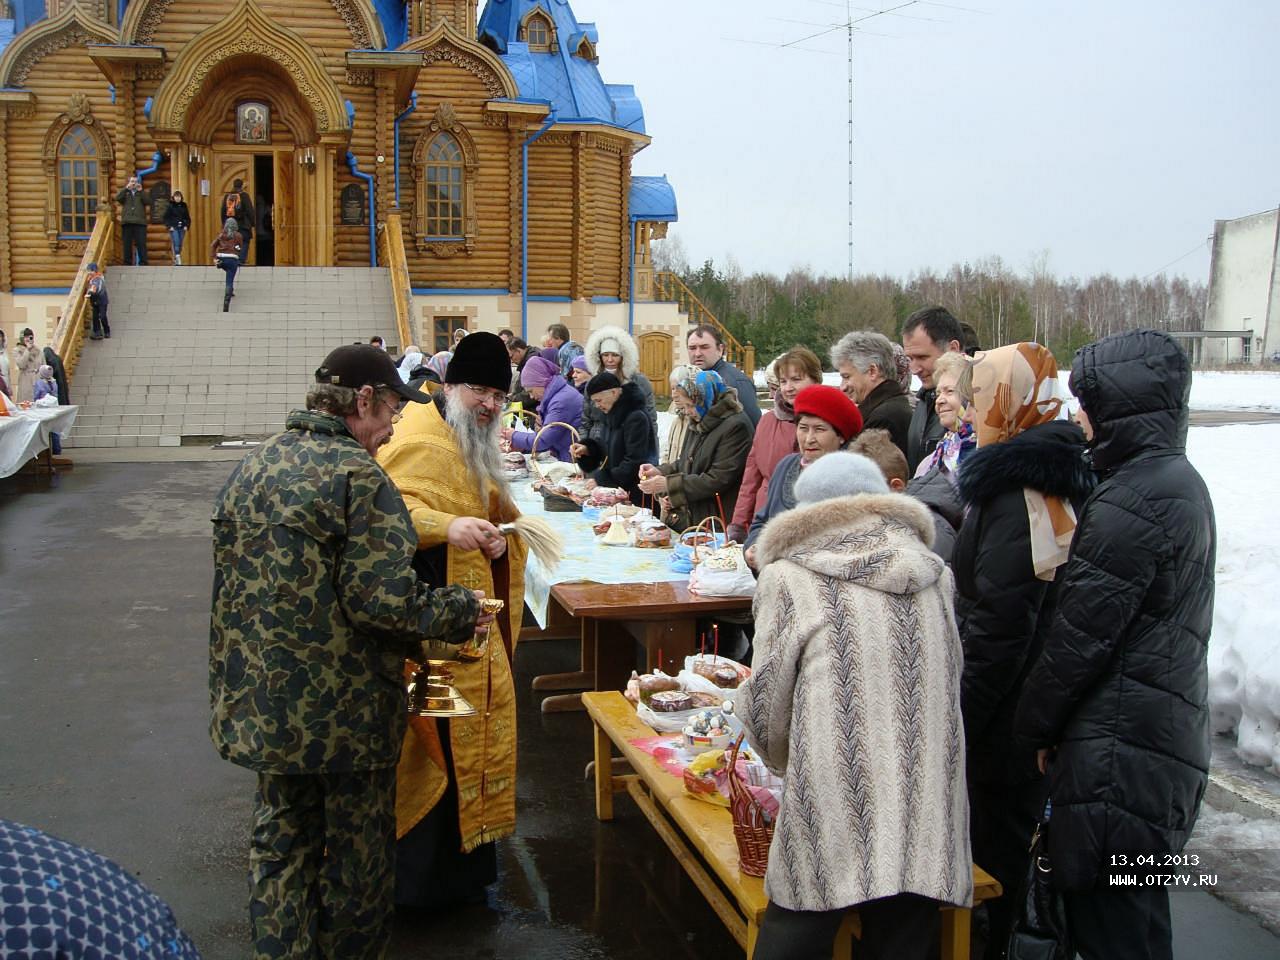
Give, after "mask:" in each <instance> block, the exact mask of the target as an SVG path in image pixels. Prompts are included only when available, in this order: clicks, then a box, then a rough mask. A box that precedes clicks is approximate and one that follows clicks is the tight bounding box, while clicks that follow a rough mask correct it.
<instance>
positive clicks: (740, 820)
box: [729, 734, 773, 877]
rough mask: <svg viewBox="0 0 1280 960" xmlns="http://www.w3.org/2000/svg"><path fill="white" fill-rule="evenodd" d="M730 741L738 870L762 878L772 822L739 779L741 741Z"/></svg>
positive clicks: (731, 808) (730, 776)
mask: <svg viewBox="0 0 1280 960" xmlns="http://www.w3.org/2000/svg"><path fill="white" fill-rule="evenodd" d="M743 736H744V734H739V735H738V739H737V740H735V741H734V742H733V748H732V751H731V752H730V754H729V813H730V815H731V816H732V817H733V839H734V840H736V841H737V843H738V869H739V870H741V871H742V872H743V873H745V874H746V875H747V876H749V877H763V876H764V872H765V868H766V867H768V866H769V844H771V843H772V842H773V822H772V821H771V820H766V819H765V814H764V810H763V809H762V808H761V807H760V804H759V803H757V802H756V798H755V797H753V796H752V795H751V791H750V790H748V789H747V788H746V786H745V785H744V784H743V783H742V780H741V778H739V776H738V751H739V750H740V749H741V748H742V738H743Z"/></svg>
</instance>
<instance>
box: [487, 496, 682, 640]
mask: <svg viewBox="0 0 1280 960" xmlns="http://www.w3.org/2000/svg"><path fill="white" fill-rule="evenodd" d="M511 492H512V495H513V497H514V499H515V502H516V506H518V507H519V508H520V512H521V513H527V514H530V515H531V516H535V517H541V518H542V519H544V520H546V521H547V522H548V523H550V524H551V526H552V527H554V528H555V530H556V532H557V533H559V534H560V536H562V537H563V538H564V557H563V558H562V559H561V561H560V565H559V566H558V567H556V570H555V573H549V572H548V571H547V570H546V568H545V567H543V566H542V564H541V563H539V562H538V561H537V559H536V558H535V557H534V556H533V554H532V553H530V554H529V561H528V563H527V564H526V565H525V571H524V600H525V603H527V604H528V605H529V609H530V610H531V611H533V615H534V617H535V618H536V619H537V621H538V626H539V627H543V628H545V627H546V625H547V610H548V608H549V606H550V602H551V588H552V586H554V585H555V584H557V583H581V582H583V581H590V582H594V583H662V582H667V581H681V580H688V579H689V574H687V573H676V572H675V571H674V570H672V569H671V565H670V563H669V560H668V558H669V557H670V556H671V551H670V550H669V549H667V550H649V549H643V548H637V547H608V546H605V545H603V544H602V543H600V541H599V538H597V537H596V535H595V533H594V532H592V530H591V523H592V521H590V520H588V519H586V518H585V517H583V515H582V514H581V513H556V512H551V513H548V512H547V511H546V510H544V509H543V506H542V496H541V495H540V494H537V493H534V492H533V490H532V486H531V481H529V480H517V481H515V482H514V483H512V485H511Z"/></svg>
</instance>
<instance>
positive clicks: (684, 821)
mask: <svg viewBox="0 0 1280 960" xmlns="http://www.w3.org/2000/svg"><path fill="white" fill-rule="evenodd" d="M582 702H583V705H584V706H585V707H586V710H587V713H588V714H590V715H591V719H592V722H593V723H594V724H595V762H594V767H595V793H596V817H597V819H600V820H612V819H613V795H614V794H615V793H624V792H625V793H628V794H630V795H631V798H632V800H634V801H635V803H636V806H638V807H639V808H640V811H641V812H642V813H643V814H644V815H645V817H646V818H647V819H648V820H649V822H650V823H651V824H653V828H654V830H656V831H657V833H658V836H660V837H661V838H662V840H663V842H665V843H666V845H667V847H668V848H669V849H670V850H671V854H672V856H674V857H675V858H676V860H678V861H679V863H680V865H681V866H683V867H684V869H685V872H686V873H687V874H688V875H689V879H690V880H692V881H693V883H694V886H696V887H697V888H698V890H699V891H701V893H702V895H703V896H704V897H706V899H707V903H708V904H710V906H711V908H712V909H713V910H715V912H716V914H717V915H718V916H719V917H720V919H721V920H722V921H724V925H725V926H726V927H727V928H728V930H729V932H730V933H731V934H732V935H733V938H734V939H735V940H737V941H738V943H739V944H740V945H741V946H742V948H743V949H744V950H745V951H746V955H747V957H748V958H750V957H751V955H752V953H753V952H754V951H755V945H756V937H757V936H758V934H759V930H760V921H761V919H763V917H764V911H765V907H766V906H767V905H768V903H769V898H768V897H766V896H765V893H764V881H763V880H761V879H760V878H758V877H748V876H745V875H744V874H742V873H740V872H739V870H738V846H737V843H736V841H735V840H734V839H733V823H732V821H731V819H730V816H729V811H728V810H726V809H724V808H723V807H717V806H713V805H712V804H709V803H706V802H705V801H702V800H695V799H694V798H693V797H691V796H689V795H688V794H687V793H686V792H685V789H684V783H683V781H681V780H680V779H678V778H677V777H673V776H672V775H671V774H669V773H667V772H666V771H665V770H663V769H662V767H661V766H660V765H659V764H658V761H657V760H655V759H654V758H653V757H651V756H650V755H649V754H647V753H645V752H644V751H643V750H640V749H639V748H638V747H635V746H632V744H631V741H632V740H635V739H640V738H645V737H652V736H654V735H655V734H654V731H653V730H652V729H650V728H649V727H648V726H646V725H645V724H644V723H643V722H641V720H640V718H639V717H637V716H636V711H635V707H633V706H632V705H631V703H630V702H629V701H628V700H627V699H626V698H625V697H624V696H623V695H622V694H621V693H618V692H617V691H612V690H609V691H601V692H596V693H584V694H582ZM614 748H617V750H618V751H619V752H620V753H621V754H622V756H623V757H624V758H626V760H627V761H628V762H629V763H630V764H631V769H632V770H633V771H634V773H630V774H626V775H623V776H615V775H614V772H613V762H612V754H613V749H614ZM973 887H974V892H973V897H974V902H975V903H980V902H982V901H983V900H988V899H991V898H992V897H998V896H1000V884H999V883H997V882H996V880H995V879H994V878H993V877H991V876H990V875H989V874H988V873H987V872H986V871H985V870H983V869H981V868H980V867H978V866H976V865H975V866H974V868H973ZM969 914H970V911H969V910H968V909H965V908H961V907H950V906H948V907H944V908H943V909H942V960H968V957H969ZM859 932H860V928H859V927H858V920H857V911H856V910H850V911H849V915H848V917H846V919H845V924H844V926H843V927H841V930H840V933H839V934H838V935H837V937H836V949H835V954H834V956H835V957H836V958H847V957H849V956H850V955H851V954H850V951H851V947H852V938H853V936H856V935H857V934H858V933H859Z"/></svg>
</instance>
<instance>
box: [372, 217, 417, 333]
mask: <svg viewBox="0 0 1280 960" xmlns="http://www.w3.org/2000/svg"><path fill="white" fill-rule="evenodd" d="M379 229H380V230H381V235H380V236H379V238H378V248H379V249H378V255H379V256H380V257H382V262H383V263H384V264H386V266H387V270H388V271H389V272H390V274H391V301H392V303H393V304H394V306H395V310H396V333H397V334H399V336H400V352H401V353H402V354H403V353H404V351H405V350H406V349H407V348H408V346H409V344H411V343H417V338H416V337H415V336H414V333H413V283H412V281H411V280H410V279H409V261H408V260H407V259H406V257H405V252H404V233H403V228H402V226H401V223H400V214H398V213H389V214H387V219H386V221H385V222H384V223H383V224H382V225H381V227H380V228H379Z"/></svg>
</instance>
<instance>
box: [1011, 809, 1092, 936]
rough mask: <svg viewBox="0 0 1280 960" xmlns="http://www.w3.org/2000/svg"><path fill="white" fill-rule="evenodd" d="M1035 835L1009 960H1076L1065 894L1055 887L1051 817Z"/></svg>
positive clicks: (1044, 818) (1042, 820)
mask: <svg viewBox="0 0 1280 960" xmlns="http://www.w3.org/2000/svg"><path fill="white" fill-rule="evenodd" d="M1051 810H1052V804H1051V803H1046V804H1045V807H1044V816H1042V817H1041V818H1040V822H1039V823H1037V824H1036V828H1035V830H1034V831H1033V832H1032V834H1031V862H1030V863H1029V864H1028V865H1027V876H1026V879H1025V880H1024V881H1023V883H1022V887H1021V889H1020V890H1019V896H1018V900H1017V904H1018V915H1017V917H1016V919H1015V920H1014V923H1013V929H1012V931H1011V932H1010V934H1009V952H1008V960H1072V958H1073V957H1075V955H1076V954H1075V949H1074V948H1073V946H1072V944H1071V932H1070V930H1069V929H1068V927H1067V910H1066V906H1065V904H1064V903H1063V899H1062V892H1061V891H1060V890H1058V889H1056V888H1055V887H1054V885H1053V864H1052V863H1051V862H1050V860H1049V815H1050V812H1051Z"/></svg>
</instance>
